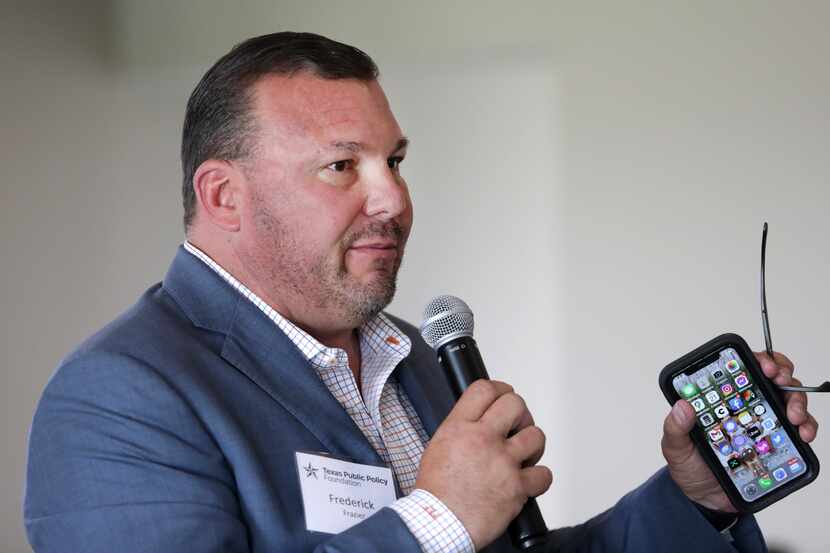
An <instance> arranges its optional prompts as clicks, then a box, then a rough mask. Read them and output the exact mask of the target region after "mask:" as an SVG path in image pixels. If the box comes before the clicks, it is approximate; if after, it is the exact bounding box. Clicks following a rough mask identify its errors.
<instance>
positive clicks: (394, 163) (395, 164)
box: [386, 156, 403, 171]
mask: <svg viewBox="0 0 830 553" xmlns="http://www.w3.org/2000/svg"><path fill="white" fill-rule="evenodd" d="M401 163H403V156H394V157H390V158H389V159H387V160H386V164H387V165H388V166H389V168H390V169H392V170H393V171H398V170H399V169H400V168H401Z"/></svg>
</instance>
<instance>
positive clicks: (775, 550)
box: [767, 543, 796, 553]
mask: <svg viewBox="0 0 830 553" xmlns="http://www.w3.org/2000/svg"><path fill="white" fill-rule="evenodd" d="M767 553H796V551H795V549H793V548H791V547H790V546H789V545H787V544H783V543H771V544H769V547H768V548H767Z"/></svg>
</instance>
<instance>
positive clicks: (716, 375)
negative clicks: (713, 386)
mask: <svg viewBox="0 0 830 553" xmlns="http://www.w3.org/2000/svg"><path fill="white" fill-rule="evenodd" d="M712 378H714V379H715V381H716V382H717V381H718V380H723V379H724V378H726V373H724V372H723V371H722V370H720V369H715V370H714V371H712Z"/></svg>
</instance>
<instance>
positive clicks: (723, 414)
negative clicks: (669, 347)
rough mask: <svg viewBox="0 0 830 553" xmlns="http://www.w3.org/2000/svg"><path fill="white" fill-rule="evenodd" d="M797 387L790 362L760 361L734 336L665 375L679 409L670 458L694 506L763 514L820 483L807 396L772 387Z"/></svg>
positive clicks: (670, 428)
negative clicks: (793, 495)
mask: <svg viewBox="0 0 830 553" xmlns="http://www.w3.org/2000/svg"><path fill="white" fill-rule="evenodd" d="M770 378H771V379H772V381H770V380H769V379H770ZM794 382H797V381H795V380H794V379H793V378H792V363H790V362H789V360H788V359H786V357H785V356H783V355H780V354H776V359H775V360H774V361H773V360H772V359H768V358H767V356H766V354H759V355H758V356H757V358H756V355H755V354H753V353H752V352H751V350H750V349H749V347H748V346H747V345H746V342H744V340H743V339H742V338H740V337H739V336H737V335H734V334H725V335H723V336H719V337H718V338H716V339H714V340H712V341H710V342H709V343H707V344H705V345H703V346H701V347H700V348H697V349H696V350H695V351H693V352H691V353H689V354H688V355H685V356H683V357H682V358H680V359H678V360H677V361H675V362H673V363H671V364H669V365H668V366H667V367H666V368H665V369H664V370H663V371H662V372H661V375H660V385H661V388H662V390H663V393H664V394H665V396H666V398H667V399H668V400H669V402H670V403H672V404H674V408H673V409H672V412H671V414H670V415H669V417H667V419H666V423H665V428H664V430H665V432H664V437H663V453H664V455H665V456H666V459H667V461H668V463H669V470H670V471H671V474H672V477H673V478H674V480H675V482H677V484H678V486H679V487H680V488H681V489H682V490H683V491H684V493H686V495H687V496H688V497H689V498H690V499H692V500H693V501H695V502H697V503H699V504H701V505H703V506H704V507H707V508H709V509H713V510H718V511H726V512H736V511H742V512H756V511H758V510H760V509H763V508H764V507H766V506H768V505H770V504H772V503H773V502H775V501H777V500H779V499H781V498H783V497H784V496H786V495H788V494H790V493H792V492H793V491H795V490H797V489H799V488H801V487H803V486H805V485H807V484H808V483H810V482H812V481H813V480H814V479H815V477H816V476H817V475H818V470H819V463H818V459H817V458H816V457H815V455H814V454H813V452H812V450H811V449H810V447H809V446H808V445H807V443H806V442H809V441H812V439H814V438H815V432H816V426H817V425H816V423H815V420H814V419H813V418H812V417H811V416H810V415H809V413H807V410H806V396H805V395H804V394H803V393H789V394H786V395H782V394H781V393H780V392H779V391H778V390H777V389H776V386H775V385H773V383H774V384H778V385H786V384H790V383H794ZM681 399H682V400H684V401H678V400H681Z"/></svg>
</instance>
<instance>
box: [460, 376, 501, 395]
mask: <svg viewBox="0 0 830 553" xmlns="http://www.w3.org/2000/svg"><path fill="white" fill-rule="evenodd" d="M467 392H468V393H470V394H474V395H478V396H481V397H482V398H484V399H489V400H491V401H493V400H495V399H496V393H497V392H496V385H495V384H493V383H492V382H490V381H489V380H484V379H482V378H480V379H478V380H476V381H475V382H473V383H472V384H470V386H469V387H468V388H467Z"/></svg>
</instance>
